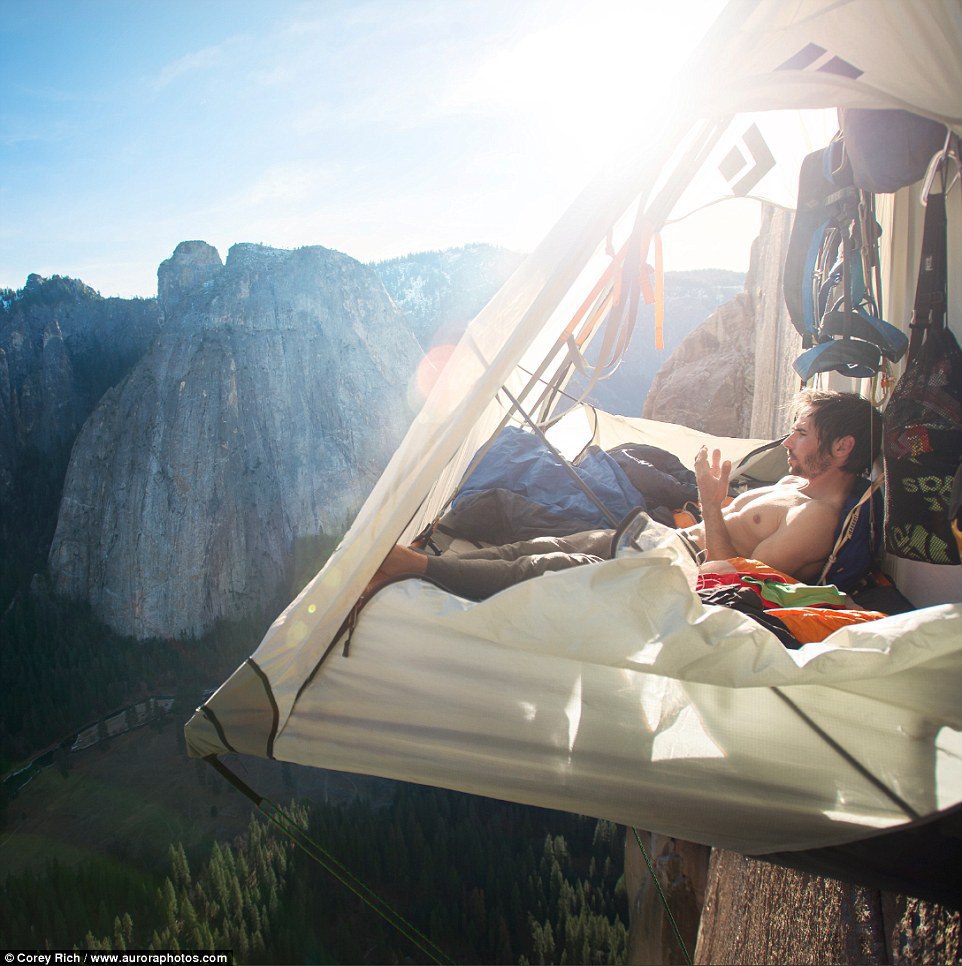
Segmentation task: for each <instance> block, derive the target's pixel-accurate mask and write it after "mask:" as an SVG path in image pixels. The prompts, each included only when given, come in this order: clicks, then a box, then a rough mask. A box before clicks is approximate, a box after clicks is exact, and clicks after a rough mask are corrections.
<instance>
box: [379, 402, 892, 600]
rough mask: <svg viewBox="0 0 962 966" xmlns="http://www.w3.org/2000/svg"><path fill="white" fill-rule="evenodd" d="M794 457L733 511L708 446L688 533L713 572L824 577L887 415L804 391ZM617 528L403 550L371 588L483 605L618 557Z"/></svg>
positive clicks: (721, 468) (725, 471) (722, 467)
mask: <svg viewBox="0 0 962 966" xmlns="http://www.w3.org/2000/svg"><path fill="white" fill-rule="evenodd" d="M795 411H796V416H795V421H794V424H793V426H792V430H791V433H789V435H788V436H787V437H786V438H785V440H784V441H783V443H782V445H783V446H784V447H785V448H786V450H788V467H789V469H790V470H791V475H790V476H785V477H783V478H782V479H780V480H779V481H778V482H777V483H775V484H773V485H772V486H766V487H761V488H759V489H755V490H749V491H748V492H746V493H743V494H741V495H740V496H738V497H737V498H736V499H735V500H733V501H732V502H731V503H730V504H729V505H728V506H724V505H723V504H724V501H725V500H726V499H727V497H728V484H729V475H730V473H731V462H730V461H728V460H725V461H724V462H723V461H722V459H721V453H720V451H719V450H715V451H714V452H713V453H712V454H711V457H709V455H708V450H707V448H706V447H702V449H701V450H700V451H699V453H698V455H697V457H696V458H695V478H696V481H697V483H698V495H699V501H700V503H701V510H702V522H701V523H699V524H697V525H695V526H693V527H688V528H687V529H686V530H685V531H683V532H684V533H685V534H686V535H687V536H688V537H689V538H691V540H692V541H693V542H694V543H696V544H697V545H698V546H699V547H700V548H701V549H702V550H704V551H705V555H706V557H707V558H708V560H707V562H706V563H704V564H702V565H701V569H702V570H703V571H704V572H706V573H708V572H710V573H718V572H722V571H724V570H730V569H731V567H730V565H728V564H727V563H726V561H727V560H728V558H730V557H748V558H751V559H754V560H759V561H761V562H762V563H765V564H768V566H770V567H774V568H775V569H776V570H780V571H782V572H783V573H787V574H791V575H792V576H793V577H795V578H796V579H797V580H799V581H800V582H805V581H807V580H812V579H814V578H816V577H817V576H818V573H819V570H820V569H821V566H822V564H823V562H824V561H825V559H826V558H827V557H828V555H829V553H831V550H832V545H833V543H834V541H835V534H836V531H837V530H838V525H839V520H840V518H841V512H842V507H843V505H844V503H845V500H846V498H847V497H848V495H849V493H850V492H851V490H852V487H853V486H854V484H855V481H856V479H857V478H858V476H859V475H860V474H863V473H865V472H867V471H868V469H869V468H870V467H871V465H872V463H873V462H874V461H875V459H876V457H877V456H878V452H879V445H880V442H881V438H882V417H881V416H880V414H879V413H878V411H877V410H876V409H875V408H874V407H873V406H872V405H871V404H870V403H868V402H867V401H866V400H865V399H862V397H861V396H857V395H854V394H852V393H839V392H834V391H827V390H811V389H809V390H804V391H803V392H801V393H799V395H798V397H797V399H796V406H795ZM612 534H613V531H611V530H591V531H586V532H584V533H577V534H572V535H571V536H570V537H558V538H554V537H544V538H539V539H537V540H534V541H525V542H523V543H518V544H509V545H508V546H506V547H495V548H490V549H487V550H479V551H468V552H467V553H465V554H444V555H442V556H441V557H429V556H427V555H425V554H423V553H420V552H418V551H416V550H411V549H409V548H407V547H400V546H398V547H394V548H393V549H392V551H391V552H390V553H389V554H388V556H387V559H386V560H385V561H384V563H383V564H382V565H381V568H380V570H378V572H377V574H376V575H375V578H374V580H373V581H372V583H371V589H374V588H375V587H376V586H379V585H380V584H382V583H383V582H385V581H386V580H389V579H391V578H392V577H397V576H402V575H405V576H427V577H429V578H431V579H433V580H436V581H437V582H438V583H440V584H442V585H443V586H445V587H447V588H448V589H450V590H452V591H453V592H454V593H458V594H462V595H463V596H467V597H475V598H483V597H487V596H490V594H492V593H495V592H497V590H500V589H503V588H504V587H506V586H510V585H511V584H514V583H517V582H519V581H520V580H525V579H528V578H529V577H533V576H537V575H538V574H540V573H544V572H546V571H549V570H562V569H566V568H568V567H572V566H577V565H579V564H584V563H594V562H599V561H601V560H606V559H608V557H609V556H610V547H611V537H612Z"/></svg>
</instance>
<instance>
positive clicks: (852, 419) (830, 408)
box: [794, 389, 882, 473]
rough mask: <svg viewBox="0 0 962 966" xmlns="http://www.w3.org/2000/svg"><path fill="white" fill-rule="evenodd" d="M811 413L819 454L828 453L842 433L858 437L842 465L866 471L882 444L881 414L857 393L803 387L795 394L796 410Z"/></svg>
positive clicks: (876, 456) (849, 471)
mask: <svg viewBox="0 0 962 966" xmlns="http://www.w3.org/2000/svg"><path fill="white" fill-rule="evenodd" d="M803 410H805V411H807V412H809V413H811V416H812V425H813V426H814V427H815V432H816V433H817V434H818V449H819V452H820V453H823V454H828V453H830V452H831V450H832V444H833V443H834V442H835V440H837V439H840V438H841V437H842V436H851V437H853V438H854V440H855V445H854V446H853V447H852V452H851V453H849V457H848V459H847V460H846V461H845V464H844V465H843V466H842V469H843V470H845V471H846V472H848V473H867V472H868V471H869V470H870V469H871V467H872V464H873V463H874V462H875V460H876V459H877V458H878V454H879V449H880V448H881V445H882V414H881V413H880V412H879V411H878V410H877V409H876V408H875V407H874V406H873V405H872V404H871V403H870V402H869V401H868V400H867V399H863V398H862V397H861V396H859V395H858V394H857V393H854V392H836V391H835V390H834V389H803V390H802V391H801V392H800V393H798V395H797V396H796V397H795V406H794V411H795V412H796V413H801V412H802V411H803Z"/></svg>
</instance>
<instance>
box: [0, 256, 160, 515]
mask: <svg viewBox="0 0 962 966" xmlns="http://www.w3.org/2000/svg"><path fill="white" fill-rule="evenodd" d="M3 294H4V298H3V300H2V303H0V505H3V504H6V503H9V502H10V501H12V500H14V499H15V497H16V496H17V493H16V489H17V485H18V483H17V478H18V473H19V471H20V469H21V466H22V463H23V460H24V458H25V457H28V456H29V455H30V454H36V455H38V456H39V457H41V458H42V459H44V460H45V461H47V462H48V464H49V463H55V464H56V463H59V464H60V465H61V472H62V466H63V463H65V462H66V458H67V455H68V453H69V451H70V447H71V446H72V445H73V441H74V439H75V438H76V435H77V432H78V431H79V429H80V427H81V426H82V425H83V422H84V420H85V419H86V418H87V416H88V415H89V414H90V412H91V411H92V410H93V408H94V406H95V405H96V403H97V400H98V399H99V398H100V395H101V394H102V393H103V392H104V390H105V389H106V388H107V387H108V386H109V385H111V384H113V383H115V382H117V381H119V380H120V379H121V378H122V377H123V376H124V375H125V374H126V373H127V372H128V371H129V369H130V367H131V366H132V365H133V363H134V362H135V361H136V359H137V358H139V357H140V356H141V355H142V354H143V353H144V352H145V351H146V350H147V347H148V346H149V345H150V343H151V342H152V341H153V339H154V337H155V336H156V334H157V332H158V329H159V326H160V313H159V310H158V306H157V303H156V301H155V300H153V299H105V298H102V297H101V296H100V295H99V294H98V293H97V292H95V291H94V290H93V289H91V288H89V287H88V286H86V285H84V284H83V282H80V281H78V280H77V279H72V278H62V277H60V276H54V277H53V278H49V279H48V278H41V277H40V276H39V275H30V276H29V277H28V278H27V283H26V285H25V286H24V288H23V289H22V290H21V291H19V292H5V293H3ZM61 461H63V462H61ZM24 484H25V485H29V481H21V485H24Z"/></svg>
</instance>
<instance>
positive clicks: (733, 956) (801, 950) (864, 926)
mask: <svg viewBox="0 0 962 966" xmlns="http://www.w3.org/2000/svg"><path fill="white" fill-rule="evenodd" d="M694 958H695V961H696V962H698V963H712V964H716V963H717V964H721V963H826V964H828V963H859V964H909V963H940V964H942V963H958V962H962V933H960V921H959V913H958V911H957V910H952V909H947V908H945V907H944V906H940V905H937V904H935V903H931V902H923V901H922V900H920V899H912V898H909V897H906V896H898V895H895V894H894V893H890V892H879V891H878V890H875V889H865V888H861V887H859V886H854V885H848V884H846V883H842V882H838V881H836V880H834V879H824V878H820V877H818V876H813V875H808V874H805V873H801V872H794V871H792V870H790V869H783V868H779V867H778V866H773V865H769V864H768V863H765V862H759V861H757V860H754V859H750V858H746V857H745V856H742V855H736V854H735V853H733V852H724V851H721V850H715V851H714V852H713V853H712V857H711V864H710V866H709V874H708V889H707V894H706V899H705V906H704V911H703V914H702V921H701V932H700V935H699V939H698V946H697V948H696V949H695V956H694Z"/></svg>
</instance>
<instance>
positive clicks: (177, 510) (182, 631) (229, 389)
mask: <svg viewBox="0 0 962 966" xmlns="http://www.w3.org/2000/svg"><path fill="white" fill-rule="evenodd" d="M158 291H159V297H160V305H161V309H162V312H163V327H162V330H161V333H160V335H159V336H158V338H157V340H156V341H155V343H154V344H153V346H152V347H151V349H150V351H149V352H148V353H147V354H146V355H145V356H144V357H143V358H142V359H141V360H140V362H139V363H138V364H137V365H136V366H135V368H134V369H133V370H132V371H131V373H130V375H129V376H128V378H127V379H126V380H125V381H124V382H123V383H122V384H120V385H119V386H116V387H114V388H113V389H111V390H110V391H108V392H107V393H106V394H105V396H104V397H103V398H102V400H101V402H100V404H99V405H98V407H97V409H96V410H95V411H94V412H93V414H92V415H91V417H90V418H89V419H88V421H87V422H86V424H85V425H84V428H83V430H82V431H81V433H80V435H79V437H78V439H77V442H76V444H75V446H74V450H73V454H72V457H71V461H70V466H69V468H68V471H67V478H66V482H65V485H64V493H63V499H62V502H61V509H60V516H59V519H58V523H57V529H56V533H55V535H54V539H53V545H52V547H51V551H50V558H49V567H50V572H51V577H52V580H53V586H54V589H55V591H56V592H57V593H58V594H60V595H62V596H66V597H71V598H77V599H86V600H89V601H90V602H91V604H92V606H93V609H94V611H95V613H96V614H97V615H98V616H99V617H100V618H101V619H103V620H104V621H105V622H106V623H107V624H109V625H110V626H111V627H112V628H114V629H115V630H117V631H119V632H121V633H126V634H131V635H134V636H135V637H138V638H146V637H150V636H164V637H171V636H178V635H193V634H200V633H202V632H203V631H205V630H207V629H208V628H210V627H211V626H212V624H213V623H214V622H215V621H217V620H218V619H220V618H230V619H241V618H246V617H249V616H251V615H253V614H258V613H261V612H262V611H263V609H264V608H265V607H267V606H272V605H276V603H278V602H279V598H278V595H279V594H280V595H284V594H286V593H287V588H286V586H285V583H286V580H287V578H288V576H289V570H290V561H291V559H292V550H293V548H294V545H295V542H296V541H298V540H299V539H300V538H310V537H316V536H318V535H322V534H323V535H336V534H339V533H341V532H343V530H344V529H345V527H346V525H347V524H348V523H349V520H350V519H351V517H352V515H353V513H354V512H355V511H356V509H357V507H358V506H359V505H360V503H361V501H362V500H363V498H364V497H365V496H366V494H367V492H369V490H370V488H371V487H372V486H373V484H374V482H375V480H376V479H377V477H378V475H379V474H380V472H381V469H382V468H383V466H384V464H385V463H386V461H387V459H388V457H389V456H390V454H391V452H393V449H394V447H395V446H396V444H397V442H398V440H399V439H400V437H401V435H402V434H403V432H404V430H405V429H406V427H407V425H408V423H409V421H410V418H411V415H412V412H411V409H410V408H409V406H408V404H407V402H406V400H407V390H408V386H407V383H408V379H409V376H410V374H411V373H412V372H413V371H414V369H415V367H416V363H417V360H418V358H419V355H420V353H419V350H418V347H417V344H416V342H415V340H414V338H413V337H412V336H411V334H410V331H409V330H408V328H407V327H406V326H405V325H404V324H403V322H402V320H401V318H400V313H399V311H398V309H397V308H396V306H395V305H394V304H393V302H392V301H391V299H390V298H389V297H388V295H387V293H386V292H385V290H384V287H383V285H382V284H381V282H380V280H379V279H378V277H377V275H376V273H375V272H374V271H373V270H372V269H370V268H366V267H365V266H363V265H361V264H360V263H358V262H356V261H355V260H354V259H351V258H349V257H347V256H346V255H341V254H339V253H336V252H332V251H329V250H327V249H324V248H320V247H312V248H303V249H298V250H296V251H281V250H277V249H272V248H265V247H262V246H257V245H235V246H234V247H233V248H231V250H230V252H229V254H228V258H227V261H226V264H222V263H221V260H220V257H219V255H218V254H217V252H216V251H215V250H214V249H213V248H211V247H210V246H209V245H206V244H205V243H203V242H185V243H182V244H181V245H179V246H178V247H177V249H176V251H175V252H174V254H173V256H172V257H171V258H170V259H168V260H167V261H166V262H164V263H163V264H162V265H161V266H160V269H159V271H158Z"/></svg>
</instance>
